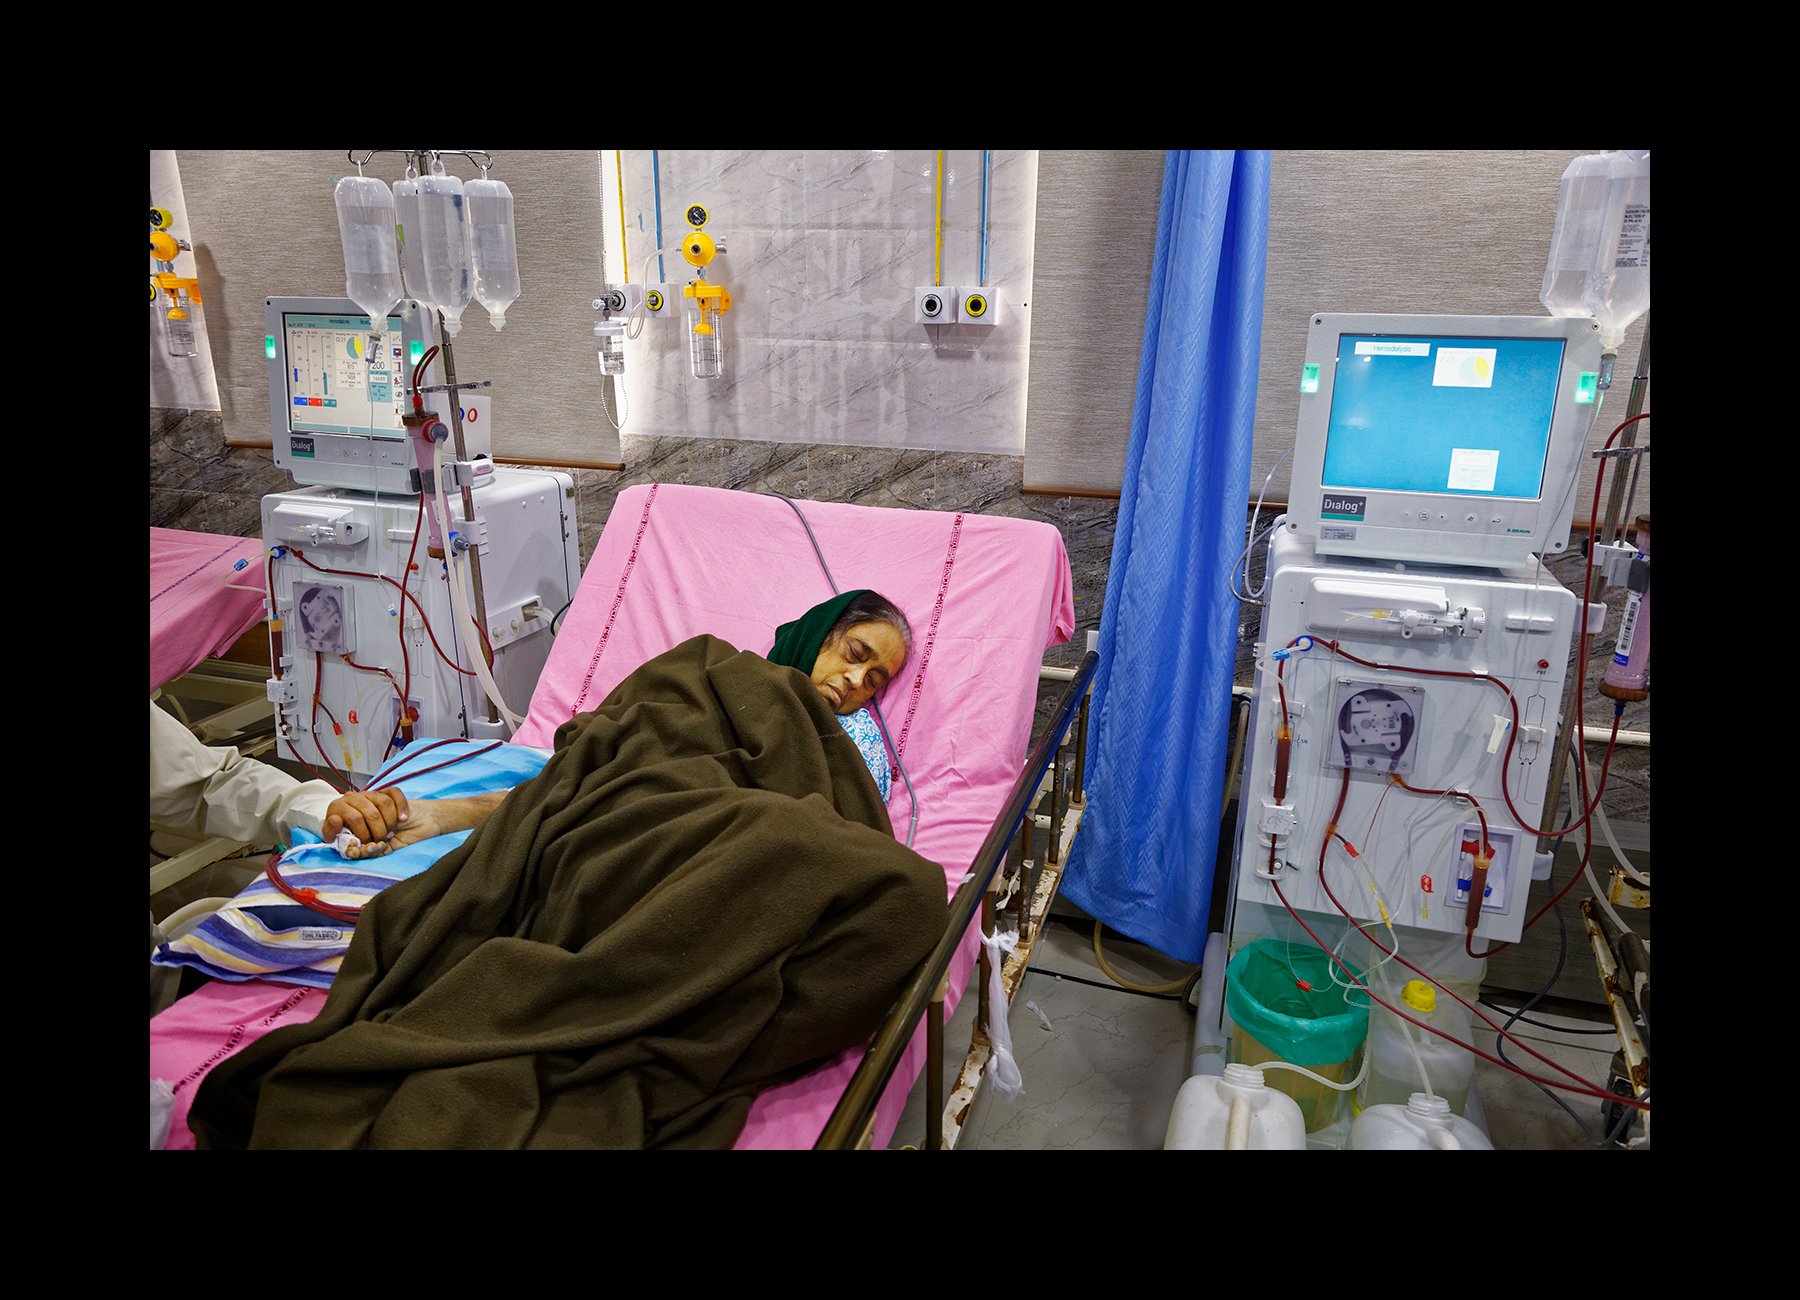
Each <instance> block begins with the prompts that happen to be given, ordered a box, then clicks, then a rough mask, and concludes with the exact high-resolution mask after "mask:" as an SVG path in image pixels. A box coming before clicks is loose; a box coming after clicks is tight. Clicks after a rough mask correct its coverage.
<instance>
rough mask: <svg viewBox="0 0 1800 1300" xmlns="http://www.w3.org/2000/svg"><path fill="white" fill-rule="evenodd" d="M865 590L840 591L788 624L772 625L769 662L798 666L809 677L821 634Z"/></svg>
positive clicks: (863, 593)
mask: <svg viewBox="0 0 1800 1300" xmlns="http://www.w3.org/2000/svg"><path fill="white" fill-rule="evenodd" d="M867 590H868V589H867V588H860V587H859V588H858V589H857V590H855V591H845V592H840V593H839V594H837V595H835V596H833V597H832V598H831V599H830V600H828V601H825V602H824V603H823V604H819V605H814V606H813V607H812V608H811V609H809V610H807V611H806V613H804V614H802V615H801V616H800V617H799V618H797V619H795V620H794V621H793V622H792V623H783V624H782V625H781V626H780V627H778V628H776V629H775V644H774V645H773V646H772V647H770V649H769V655H768V659H769V662H770V663H772V664H781V665H783V666H785V667H788V668H798V669H799V670H800V671H801V672H803V673H805V674H806V675H807V676H808V677H810V676H812V669H813V660H815V659H817V658H818V657H819V647H820V646H822V645H824V644H825V634H826V633H828V632H830V631H831V626H832V624H834V623H836V622H837V621H838V619H839V617H841V616H842V614H843V612H844V611H845V610H846V609H848V608H849V607H850V602H851V601H853V600H855V599H856V598H857V597H858V596H862V595H866V594H867Z"/></svg>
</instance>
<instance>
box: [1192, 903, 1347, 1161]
mask: <svg viewBox="0 0 1800 1300" xmlns="http://www.w3.org/2000/svg"><path fill="white" fill-rule="evenodd" d="M1350 969H1351V970H1352V971H1355V974H1356V977H1357V978H1358V979H1361V978H1362V972H1361V971H1358V970H1356V968H1355V967H1351V968H1350ZM1331 973H1332V960H1331V957H1330V956H1329V955H1328V954H1327V953H1326V952H1325V951H1324V950H1323V949H1320V948H1317V947H1314V946H1312V945H1310V944H1290V943H1288V942H1287V941H1285V940H1282V939H1258V940H1256V941H1255V942H1254V943H1249V944H1246V945H1245V946H1244V947H1243V948H1241V949H1239V950H1238V953H1237V955H1236V956H1234V957H1233V958H1232V959H1231V961H1230V962H1229V963H1227V964H1226V967H1225V1009H1226V1010H1227V1011H1228V1012H1230V1014H1231V1020H1232V1023H1233V1024H1234V1025H1235V1026H1236V1032H1235V1033H1233V1034H1232V1037H1231V1051H1230V1054H1229V1059H1230V1060H1232V1061H1235V1062H1237V1063H1239V1064H1241V1065H1259V1064H1261V1063H1263V1062H1265V1061H1286V1062H1288V1063H1289V1064H1291V1065H1304V1066H1305V1067H1306V1068H1307V1069H1309V1070H1311V1071H1312V1072H1313V1073H1314V1074H1317V1075H1320V1076H1321V1077H1323V1078H1327V1079H1331V1080H1333V1081H1334V1082H1338V1083H1342V1082H1345V1081H1347V1080H1348V1079H1349V1078H1350V1077H1351V1076H1352V1075H1353V1073H1354V1070H1355V1066H1356V1060H1357V1054H1358V1052H1359V1051H1360V1049H1361V1048H1362V1045H1363V1041H1364V1040H1365V1039H1366V1038H1367V1037H1368V1033H1369V1008H1368V1006H1367V1005H1366V1002H1365V1001H1364V999H1363V995H1361V994H1360V993H1359V994H1358V995H1357V1001H1356V1002H1355V1003H1352V1002H1351V1001H1349V1000H1348V996H1347V995H1348V993H1349V990H1347V989H1344V988H1341V987H1340V986H1339V985H1338V984H1336V983H1333V982H1332V978H1331ZM1338 977H1339V979H1343V978H1344V976H1343V974H1342V972H1341V971H1340V972H1339V976H1338ZM1301 980H1303V981H1305V982H1306V983H1307V984H1309V985H1311V988H1310V989H1303V988H1301V987H1300V986H1299V984H1298V982H1297V981H1301ZM1266 1081H1267V1083H1268V1085H1269V1086H1270V1087H1271V1088H1277V1089H1279V1090H1280V1091H1282V1092H1285V1093H1287V1095H1288V1096H1290V1097H1292V1098H1293V1099H1294V1100H1295V1101H1296V1102H1298V1103H1299V1104H1300V1112H1301V1114H1302V1115H1304V1116H1305V1117H1306V1131H1307V1132H1308V1133H1316V1132H1317V1131H1318V1130H1320V1129H1322V1128H1325V1127H1326V1126H1328V1125H1329V1124H1331V1123H1332V1122H1333V1121H1334V1120H1336V1119H1338V1118H1339V1116H1340V1115H1342V1114H1345V1113H1347V1105H1348V1100H1349V1094H1348V1093H1343V1092H1339V1091H1338V1090H1337V1089H1335V1088H1328V1087H1326V1086H1325V1085H1324V1084H1322V1083H1319V1082H1318V1081H1317V1080H1314V1079H1309V1078H1307V1077H1306V1076H1305V1075H1304V1074H1298V1073H1296V1072H1294V1071H1293V1070H1270V1071H1268V1072H1267V1075H1266Z"/></svg>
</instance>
